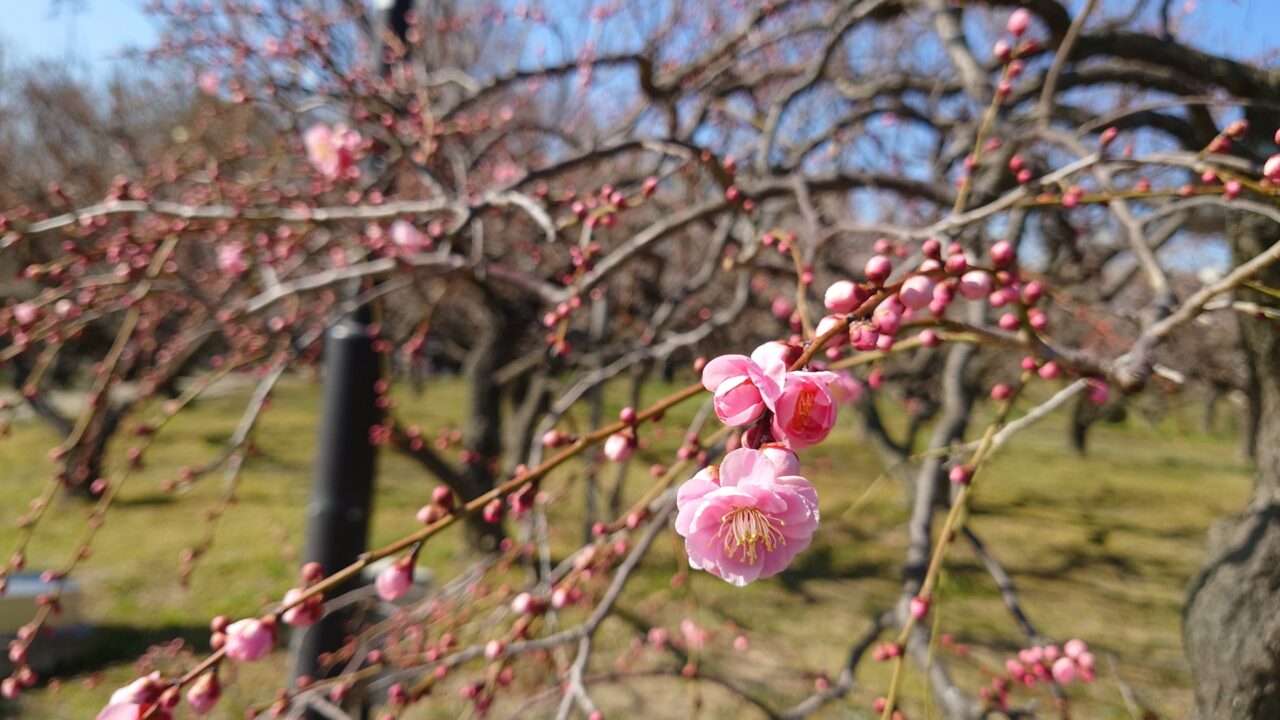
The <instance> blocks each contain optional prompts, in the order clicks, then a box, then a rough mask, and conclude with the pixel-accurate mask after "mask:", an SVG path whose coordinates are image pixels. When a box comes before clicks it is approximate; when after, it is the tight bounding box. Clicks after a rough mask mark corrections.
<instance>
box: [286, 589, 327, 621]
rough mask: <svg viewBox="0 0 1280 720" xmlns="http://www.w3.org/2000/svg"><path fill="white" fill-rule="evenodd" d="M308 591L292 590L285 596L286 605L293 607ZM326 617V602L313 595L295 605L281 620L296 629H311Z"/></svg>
mask: <svg viewBox="0 0 1280 720" xmlns="http://www.w3.org/2000/svg"><path fill="white" fill-rule="evenodd" d="M305 592H306V591H305V590H303V589H302V588H290V589H289V591H288V592H286V593H285V594H284V602H283V604H284V605H293V603H295V602H297V601H298V599H299V598H301V597H302V595H303V594H304V593H305ZM323 616H324V600H323V599H322V598H321V597H320V596H319V595H313V596H311V597H309V598H307V599H305V600H303V601H302V602H300V603H298V604H297V605H294V606H293V607H291V608H289V609H288V610H285V611H284V615H283V616H281V619H282V620H284V621H285V623H287V624H289V625H292V626H294V627H310V626H312V625H315V624H316V623H317V622H319V621H320V618H321V617H323Z"/></svg>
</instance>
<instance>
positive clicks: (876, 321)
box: [871, 304, 902, 343]
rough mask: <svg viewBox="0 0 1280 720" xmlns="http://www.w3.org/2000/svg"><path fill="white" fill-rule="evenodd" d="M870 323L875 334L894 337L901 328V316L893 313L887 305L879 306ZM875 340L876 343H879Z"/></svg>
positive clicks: (877, 339)
mask: <svg viewBox="0 0 1280 720" xmlns="http://www.w3.org/2000/svg"><path fill="white" fill-rule="evenodd" d="M871 322H872V324H873V325H875V328H876V332H878V333H879V334H881V335H896V334H897V333H898V330H899V329H900V328H901V327H902V316H901V315H899V314H898V313H896V312H894V311H893V309H892V308H889V307H888V305H887V304H886V305H881V306H880V307H879V308H876V313H875V315H873V316H872V317H871ZM879 340H880V339H879V338H876V342H877V343H878V342H879Z"/></svg>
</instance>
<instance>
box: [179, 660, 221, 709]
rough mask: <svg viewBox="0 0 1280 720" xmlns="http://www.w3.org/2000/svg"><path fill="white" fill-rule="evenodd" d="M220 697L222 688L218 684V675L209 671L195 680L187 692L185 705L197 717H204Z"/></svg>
mask: <svg viewBox="0 0 1280 720" xmlns="http://www.w3.org/2000/svg"><path fill="white" fill-rule="evenodd" d="M221 697H222V686H221V685H220V684H219V683H218V673H217V672H215V671H212V670H211V671H209V672H207V673H205V674H204V675H201V676H200V677H198V678H196V681H195V682H194V683H192V684H191V689H189V690H187V704H188V705H190V706H191V709H192V710H194V711H195V713H196V714H197V715H204V714H206V713H208V712H209V711H210V710H212V709H213V706H214V705H217V704H218V699H219V698H221Z"/></svg>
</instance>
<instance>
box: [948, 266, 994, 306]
mask: <svg viewBox="0 0 1280 720" xmlns="http://www.w3.org/2000/svg"><path fill="white" fill-rule="evenodd" d="M956 289H957V290H959V291H960V296H961V297H963V298H964V299H966V300H981V299H982V298H984V297H986V296H987V294H988V293H990V292H991V275H989V274H988V273H987V272H986V271H985V270H970V271H969V272H967V273H965V274H964V275H963V276H961V277H960V283H959V285H957V287H956Z"/></svg>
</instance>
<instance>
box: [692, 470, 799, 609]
mask: <svg viewBox="0 0 1280 720" xmlns="http://www.w3.org/2000/svg"><path fill="white" fill-rule="evenodd" d="M778 452H780V450H779V451H778ZM775 454H777V453H775ZM777 456H778V457H779V458H781V459H784V460H785V458H786V456H782V455H777ZM787 462H788V463H789V461H787ZM787 469H790V467H788V468H787ZM676 505H677V508H678V511H679V512H678V515H677V516H676V532H678V533H680V535H681V536H682V537H684V539H685V550H686V551H687V552H688V553H689V565H690V566H691V567H693V568H695V569H699V570H706V571H707V572H709V573H711V574H712V575H715V576H716V577H718V578H721V579H722V580H725V581H726V582H729V583H731V584H733V585H737V586H739V587H741V586H743V585H746V584H747V583H749V582H752V581H754V580H758V579H760V578H766V577H770V576H772V575H776V574H777V573H779V572H781V571H782V570H783V569H784V568H786V567H787V565H788V564H789V563H790V562H791V560H792V558H794V557H795V556H796V555H797V554H798V553H799V552H800V551H802V550H804V549H805V548H806V547H808V546H809V543H810V542H811V541H812V539H813V533H814V531H815V530H816V529H817V527H818V496H817V493H816V492H814V489H813V486H812V485H811V484H809V481H808V480H806V479H805V478H803V477H800V476H799V475H780V474H779V472H778V464H776V463H775V461H774V459H772V458H771V457H770V455H769V454H767V453H766V452H765V451H761V450H751V449H748V448H739V449H737V450H733V451H732V452H729V453H728V454H726V455H725V456H724V462H723V463H721V464H720V466H719V467H718V468H717V467H714V466H712V467H706V468H703V469H702V470H700V471H699V472H698V474H697V475H694V476H693V477H692V478H691V479H689V480H687V481H685V483H684V484H683V485H681V486H680V490H679V492H678V494H677V496H676Z"/></svg>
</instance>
